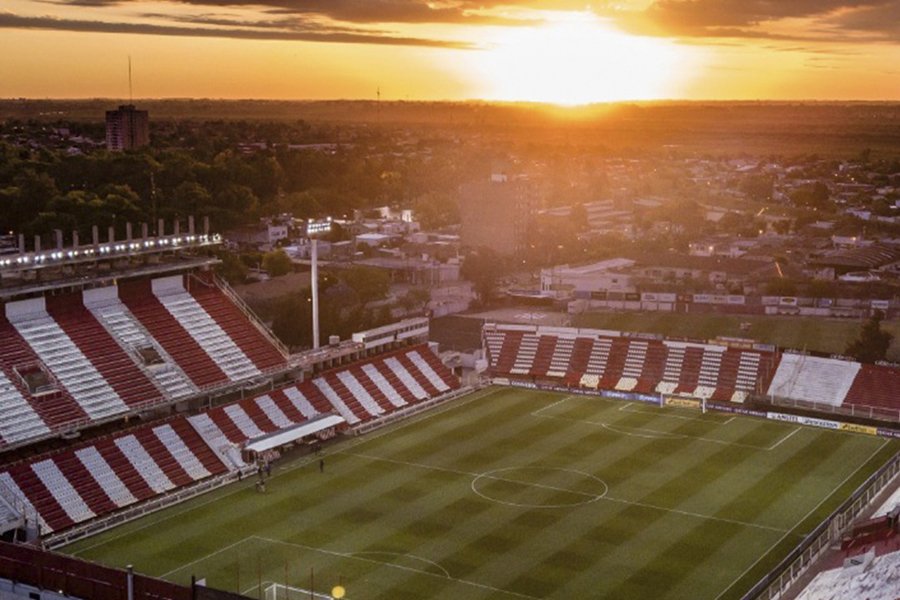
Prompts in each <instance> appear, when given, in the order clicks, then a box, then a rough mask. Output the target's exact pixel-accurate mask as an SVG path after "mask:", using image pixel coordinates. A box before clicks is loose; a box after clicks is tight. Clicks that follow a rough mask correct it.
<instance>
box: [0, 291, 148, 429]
mask: <svg viewBox="0 0 900 600" xmlns="http://www.w3.org/2000/svg"><path fill="white" fill-rule="evenodd" d="M6 318H7V319H8V320H9V322H10V323H11V324H12V326H13V327H14V328H15V329H16V331H17V332H18V334H19V335H20V336H21V337H22V339H23V340H25V342H26V343H27V344H28V346H29V347H30V348H31V350H32V351H33V352H34V353H35V355H36V356H37V358H38V359H39V360H40V361H41V363H42V364H43V365H45V366H46V367H47V369H48V370H49V371H50V372H51V373H52V374H53V376H54V377H55V378H56V380H57V381H58V382H59V383H60V385H62V386H63V387H64V388H65V389H66V390H67V391H68V392H69V393H70V394H71V395H72V397H73V398H74V399H75V401H76V402H78V404H79V406H81V408H82V410H83V411H84V412H85V414H87V415H88V417H90V418H91V419H94V420H97V419H103V418H105V417H109V416H111V415H115V414H119V413H122V412H126V411H127V410H128V407H127V405H126V404H125V402H124V400H123V399H122V397H121V396H120V395H119V394H118V393H117V392H116V390H115V389H113V387H112V386H111V385H110V383H109V381H107V379H106V378H105V377H104V376H103V373H101V372H100V371H99V370H98V369H97V367H96V365H95V364H94V363H92V362H91V361H90V360H89V359H88V357H87V356H85V354H84V353H83V352H82V351H81V349H80V348H79V347H78V345H76V344H75V342H74V341H73V340H72V338H71V337H69V335H68V334H67V333H66V331H65V330H64V329H63V328H62V327H60V325H59V323H57V322H56V320H54V319H53V317H51V316H50V314H49V313H48V312H47V310H46V303H45V299H44V298H43V297H40V298H30V299H28V300H19V301H16V302H10V303H8V304H7V305H6ZM104 341H105V343H108V344H109V343H111V344H112V347H111V348H109V349H108V350H109V352H110V353H113V352H115V351H116V350H118V351H119V352H121V348H119V347H118V346H117V345H116V344H114V343H112V342H111V340H108V341H107V340H104ZM101 343H103V342H101ZM132 370H133V371H136V372H137V370H136V369H135V368H134V367H133V365H132ZM137 375H141V374H140V372H137ZM144 379H145V378H144ZM154 391H155V390H154ZM157 395H158V394H157Z"/></svg>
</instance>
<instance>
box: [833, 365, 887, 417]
mask: <svg viewBox="0 0 900 600" xmlns="http://www.w3.org/2000/svg"><path fill="white" fill-rule="evenodd" d="M844 404H854V405H865V406H874V407H879V408H893V409H895V410H900V371H898V370H897V369H892V368H890V367H881V366H876V365H861V367H860V369H859V372H858V373H857V374H856V378H855V379H854V380H853V385H851V386H850V389H849V390H848V391H847V395H846V397H845V399H844Z"/></svg>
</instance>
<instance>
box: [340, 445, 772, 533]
mask: <svg viewBox="0 0 900 600" xmlns="http://www.w3.org/2000/svg"><path fill="white" fill-rule="evenodd" d="M346 454H348V455H349V456H356V457H358V458H365V459H369V460H377V461H381V462H388V463H392V464H396V465H402V466H407V467H414V468H417V469H425V470H429V471H441V472H444V473H451V474H453V475H461V476H465V477H473V478H474V477H480V478H482V479H493V480H495V481H503V482H506V483H517V484H519V485H523V486H527V487H534V488H539V489H546V490H551V491H557V492H568V493H570V494H574V495H576V496H585V497H589V498H596V499H599V500H609V501H610V502H616V503H619V504H631V505H634V506H640V507H641V508H648V509H652V510H658V511H662V512H669V513H674V514H679V515H684V516H687V517H695V518H697V519H705V520H709V521H719V522H723V523H732V524H734V525H742V526H744V527H752V528H755V529H765V530H767V531H777V532H779V533H784V532H785V531H787V530H785V529H781V528H779V527H771V526H769V525H761V524H759V523H749V522H747V521H738V520H735V519H728V518H725V517H716V516H713V515H704V514H702V513H694V512H689V511H684V510H678V509H674V508H668V507H665V506H657V505H655V504H646V503H643V502H636V501H632V500H625V499H624V498H613V497H611V496H607V495H605V494H604V495H598V494H590V493H586V492H579V491H576V490H570V489H567V488H558V487H555V486H552V485H544V484H540V483H529V482H525V481H519V480H516V479H507V478H505V477H498V476H496V475H491V474H490V473H470V472H468V471H459V470H457V469H448V468H446V467H435V466H432V465H426V464H423V463H413V462H408V461H405V460H395V459H392V458H384V457H381V456H372V455H370V454H356V453H349V452H348V453H346ZM530 466H535V465H530ZM591 477H593V475H592V476H591ZM604 483H605V482H604Z"/></svg>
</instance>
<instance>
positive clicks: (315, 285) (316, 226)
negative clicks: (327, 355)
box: [306, 217, 331, 349]
mask: <svg viewBox="0 0 900 600" xmlns="http://www.w3.org/2000/svg"><path fill="white" fill-rule="evenodd" d="M330 231H331V217H328V218H327V219H308V220H307V222H306V236H307V237H308V238H309V244H310V259H311V262H312V274H311V278H312V320H313V322H312V326H313V349H318V347H319V247H318V244H317V242H318V241H319V240H318V238H317V237H316V236H317V235H320V234H326V233H328V232H330Z"/></svg>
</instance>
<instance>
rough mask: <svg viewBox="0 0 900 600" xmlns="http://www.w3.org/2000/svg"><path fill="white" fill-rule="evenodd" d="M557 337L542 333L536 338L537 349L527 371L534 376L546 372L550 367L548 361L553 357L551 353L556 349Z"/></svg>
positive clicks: (539, 375)
mask: <svg viewBox="0 0 900 600" xmlns="http://www.w3.org/2000/svg"><path fill="white" fill-rule="evenodd" d="M558 339H559V338H557V337H556V336H555V335H542V336H540V338H539V339H538V347H537V351H536V352H535V355H534V362H533V363H532V365H531V370H530V371H529V372H530V373H531V374H532V375H534V376H536V377H541V376H544V375H546V374H547V371H548V370H549V369H550V361H551V360H552V359H553V353H554V351H555V349H556V344H557V340H558Z"/></svg>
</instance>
